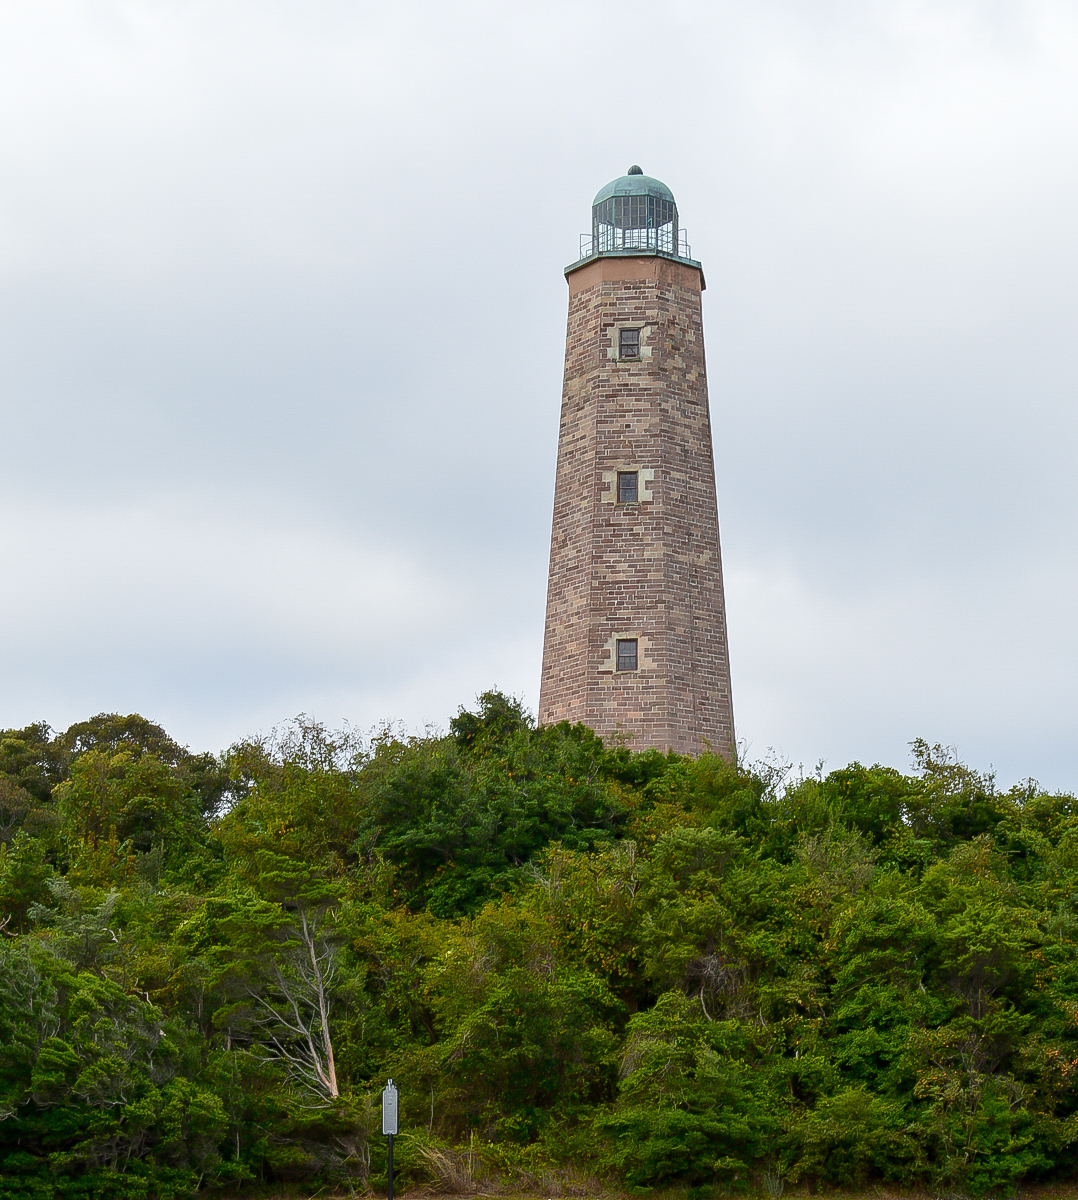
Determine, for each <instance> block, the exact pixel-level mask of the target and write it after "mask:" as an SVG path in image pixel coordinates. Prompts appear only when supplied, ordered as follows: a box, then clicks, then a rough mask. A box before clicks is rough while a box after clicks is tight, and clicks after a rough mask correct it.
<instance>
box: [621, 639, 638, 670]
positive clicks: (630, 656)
mask: <svg viewBox="0 0 1078 1200" xmlns="http://www.w3.org/2000/svg"><path fill="white" fill-rule="evenodd" d="M637 640H638V639H637V638H618V651H617V653H618V670H619V671H635V670H636V648H637Z"/></svg>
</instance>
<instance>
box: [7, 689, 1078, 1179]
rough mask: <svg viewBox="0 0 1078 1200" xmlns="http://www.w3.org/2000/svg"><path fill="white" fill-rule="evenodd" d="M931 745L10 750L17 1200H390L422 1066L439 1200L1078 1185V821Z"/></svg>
mask: <svg viewBox="0 0 1078 1200" xmlns="http://www.w3.org/2000/svg"><path fill="white" fill-rule="evenodd" d="M912 750H913V769H912V770H911V771H910V773H909V774H904V773H902V772H901V771H899V770H896V769H894V768H892V767H887V766H880V765H874V766H869V767H866V766H862V765H861V764H859V763H851V764H849V765H848V766H846V767H843V768H842V769H840V770H836V771H833V772H831V773H829V774H824V773H822V772H820V773H818V774H817V775H814V776H810V777H807V778H806V777H797V778H790V777H789V776H788V774H787V772H786V771H785V770H783V769H777V768H773V767H771V768H766V767H761V766H753V765H752V764H747V763H728V762H726V761H725V760H723V759H722V758H719V757H712V756H703V757H701V758H699V759H695V760H693V759H688V758H683V757H679V756H678V755H674V754H660V753H658V752H656V751H654V750H648V751H644V752H642V753H634V752H632V751H631V750H629V749H627V748H625V747H606V746H604V745H603V743H602V742H601V740H600V739H599V738H597V737H596V736H595V735H594V734H593V733H591V732H590V731H589V730H588V729H586V728H584V727H583V726H579V725H577V726H570V725H567V724H563V725H556V726H550V727H543V728H537V727H536V726H535V724H534V722H533V721H532V720H531V719H530V717H529V716H528V714H527V713H526V712H525V711H524V710H523V709H522V707H521V705H520V704H519V703H518V702H516V701H515V700H513V699H512V698H511V697H506V696H503V695H501V694H500V693H497V692H490V693H486V694H485V695H483V696H481V697H480V698H479V702H478V704H477V705H476V707H475V709H474V711H466V710H463V709H462V710H461V711H460V712H459V713H458V714H457V716H456V717H454V718H453V719H452V721H451V722H450V726H449V732H448V733H446V734H445V735H440V734H430V735H425V736H416V737H407V736H403V735H399V736H398V735H394V734H393V733H392V732H385V733H383V734H381V735H379V736H376V737H374V738H373V739H371V740H369V741H368V740H365V739H361V738H358V737H357V736H356V735H355V734H354V733H353V732H352V731H350V730H347V729H346V730H343V731H332V730H328V729H326V728H324V727H323V726H321V725H319V724H317V723H315V722H310V721H307V720H305V719H299V720H297V721H295V722H292V723H291V724H289V725H287V726H285V727H284V728H283V729H281V730H279V731H277V732H276V733H275V734H274V735H273V736H271V737H269V738H263V739H254V740H250V741H247V742H244V743H241V744H238V745H236V746H233V747H232V748H231V749H230V750H229V751H227V752H226V753H223V754H221V755H210V754H193V753H191V752H190V751H189V750H187V749H186V748H184V747H182V746H180V745H178V744H177V743H176V742H175V741H174V740H173V739H172V738H171V737H169V736H168V734H167V733H166V732H165V731H164V730H163V729H161V728H160V727H159V726H157V725H154V724H153V723H152V722H150V721H148V720H146V719H145V718H143V717H140V716H137V715H131V716H119V715H115V714H103V715H100V716H97V717H94V718H92V719H90V720H88V721H84V722H80V723H79V724H77V725H75V726H72V727H71V728H70V729H68V730H66V731H64V732H62V733H58V732H54V731H53V730H51V729H50V728H49V727H48V726H47V725H44V724H36V725H31V726H28V727H27V728H25V729H21V730H6V731H3V732H2V733H0V929H2V934H0V1200H16V1198H18V1200H23V1198H26V1200H53V1198H54V1197H55V1198H57V1200H59V1198H67V1197H70V1198H72V1200H74V1198H76V1197H77V1198H79V1200H83V1198H85V1200H91V1198H98V1197H100V1198H102V1200H111V1198H112V1197H116V1198H117V1200H135V1198H142V1197H145V1198H147V1200H153V1198H156V1197H163V1198H172V1197H179V1196H185V1195H189V1194H191V1193H193V1192H195V1191H197V1190H199V1189H207V1188H212V1187H223V1186H227V1187H228V1188H229V1189H230V1194H233V1195H235V1194H237V1193H239V1192H242V1191H243V1189H245V1188H254V1187H256V1186H258V1185H262V1184H265V1183H267V1182H273V1181H282V1180H285V1181H287V1180H293V1181H295V1180H299V1181H304V1182H306V1183H309V1184H310V1185H311V1187H312V1190H313V1189H315V1188H317V1187H322V1186H326V1185H334V1184H341V1183H347V1184H348V1185H349V1186H359V1187H367V1188H372V1189H374V1190H377V1189H378V1188H379V1187H382V1186H384V1182H385V1181H384V1175H385V1170H386V1160H385V1146H384V1139H382V1138H381V1137H380V1136H378V1129H379V1125H378V1116H377V1104H378V1096H379V1093H380V1090H381V1086H382V1084H383V1083H384V1081H385V1079H386V1078H387V1077H388V1076H392V1077H393V1078H394V1079H395V1080H396V1081H397V1083H398V1085H399V1087H400V1095H401V1122H402V1123H401V1137H400V1139H399V1143H398V1148H397V1163H398V1169H399V1170H400V1171H402V1172H403V1173H404V1176H405V1179H406V1181H407V1180H412V1181H415V1182H425V1183H429V1184H431V1185H433V1186H436V1187H441V1188H444V1189H446V1190H454V1189H456V1190H459V1189H460V1188H462V1187H467V1186H472V1187H478V1186H479V1185H480V1184H483V1186H485V1187H490V1186H494V1185H495V1184H496V1183H497V1182H498V1181H500V1182H501V1184H503V1185H504V1186H507V1187H512V1188H514V1189H516V1190H518V1191H536V1192H539V1193H541V1194H544V1195H551V1194H555V1193H559V1194H560V1192H561V1191H564V1190H566V1188H568V1187H569V1186H570V1185H572V1184H576V1185H580V1184H582V1183H585V1182H586V1181H587V1180H588V1179H591V1180H603V1181H607V1182H610V1183H614V1184H616V1185H617V1186H620V1187H623V1188H626V1189H637V1190H640V1189H651V1188H656V1187H663V1186H666V1185H671V1184H679V1185H683V1186H688V1187H689V1188H690V1189H693V1192H692V1194H693V1196H694V1197H699V1198H701V1200H702V1198H703V1197H704V1196H708V1195H711V1194H712V1193H713V1192H715V1193H717V1192H718V1191H719V1190H722V1191H724V1192H736V1191H743V1190H750V1189H760V1188H763V1189H764V1190H766V1191H768V1192H769V1193H770V1194H771V1195H775V1194H777V1192H778V1190H779V1188H780V1187H781V1184H782V1181H784V1180H788V1181H791V1182H797V1181H806V1182H808V1183H810V1184H812V1185H813V1186H816V1185H832V1186H864V1185H866V1184H870V1183H893V1184H903V1185H909V1186H917V1187H933V1188H938V1189H945V1190H947V1191H949V1192H952V1193H955V1194H959V1193H965V1194H970V1195H976V1194H985V1193H992V1192H996V1191H999V1190H1013V1188H1014V1187H1016V1186H1017V1185H1018V1184H1020V1183H1022V1182H1029V1181H1035V1180H1051V1179H1058V1178H1063V1177H1069V1176H1070V1175H1071V1174H1072V1173H1073V1171H1074V1168H1075V1156H1076V1154H1078V801H1076V800H1075V798H1074V797H1073V796H1071V795H1069V794H1048V793H1046V792H1045V791H1043V790H1042V789H1040V788H1039V787H1038V786H1037V785H1036V784H1035V783H1033V782H1032V781H1028V782H1026V783H1024V784H1022V785H1020V786H1016V787H1013V788H1009V789H1006V790H1005V789H1002V788H1000V787H998V786H997V784H996V782H995V780H994V779H993V778H992V776H991V775H986V774H982V773H980V772H978V771H976V770H974V769H972V768H970V767H967V766H965V765H964V764H962V763H961V762H960V761H958V759H957V758H956V756H955V755H954V754H953V753H951V752H949V751H947V750H945V749H943V748H941V747H939V746H932V745H929V744H927V743H925V742H920V741H919V742H916V743H914V745H913V747H912ZM484 1181H485V1182H484Z"/></svg>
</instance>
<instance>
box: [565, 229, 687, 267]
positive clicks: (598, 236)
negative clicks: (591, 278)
mask: <svg viewBox="0 0 1078 1200" xmlns="http://www.w3.org/2000/svg"><path fill="white" fill-rule="evenodd" d="M625 250H648V251H652V252H653V253H654V252H657V253H659V254H672V255H674V256H675V257H677V258H692V247H691V246H690V245H689V240H688V237H687V235H686V231H685V230H684V229H678V228H677V227H675V226H673V225H665V226H662V227H660V228H659V229H619V228H617V226H615V225H600V226H599V227H598V228H597V229H596V230H595V232H593V233H582V234H581V235H580V257H581V258H582V259H584V258H592V257H594V256H595V255H597V254H611V253H616V252H617V251H625Z"/></svg>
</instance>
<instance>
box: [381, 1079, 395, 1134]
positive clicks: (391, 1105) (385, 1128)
mask: <svg viewBox="0 0 1078 1200" xmlns="http://www.w3.org/2000/svg"><path fill="white" fill-rule="evenodd" d="M382 1132H383V1133H384V1134H387V1135H388V1134H393V1135H394V1136H396V1133H397V1088H396V1086H395V1084H394V1083H393V1080H392V1079H391V1080H390V1081H389V1082H388V1083H387V1084H386V1085H385V1087H384V1088H383V1089H382Z"/></svg>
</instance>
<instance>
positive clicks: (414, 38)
mask: <svg viewBox="0 0 1078 1200" xmlns="http://www.w3.org/2000/svg"><path fill="white" fill-rule="evenodd" d="M1076 147H1078V4H1076V3H1074V2H1073V0H1071V2H1070V3H1052V2H1030V3H1022V2H1020V0H1014V2H1006V0H969V2H958V0H922V2H920V3H918V2H914V0H880V2H874V0H849V2H840V0H704V2H699V3H662V2H656V0H649V2H648V3H634V2H631V0H629V2H625V0H623V2H622V3H619V4H617V5H611V4H609V3H591V2H589V0H583V2H582V0H573V2H571V3H560V2H557V0H543V2H542V3H534V2H532V3H523V2H521V3H517V2H515V0H490V2H486V3H445V2H444V0H442V2H438V3H435V2H433V0H430V2H422V3H419V2H409V0H396V2H395V3H393V4H386V3H384V2H380V3H362V2H357V0H353V2H350V3H343V2H342V3H333V2H330V0H302V2H300V0H292V2H290V3H275V2H273V0H249V2H242V0H206V2H199V0H156V2H152V3H151V2H140V0H127V2H125V3H119V2H110V0H88V2H86V3H74V2H70V3H65V2H62V0H56V2H53V0H34V2H33V3H30V2H27V0H19V2H12V0H0V306H2V313H0V317H2V320H0V326H2V334H0V412H2V426H0V438H2V442H0V444H2V448H3V457H2V469H0V509H2V512H0V630H2V633H0V684H2V687H0V725H6V726H15V725H23V724H26V723H28V722H30V721H32V720H39V719H44V720H47V721H48V722H50V723H51V724H52V725H53V726H54V727H57V728H63V727H65V726H66V725H67V724H69V723H71V722H72V721H75V720H80V719H83V718H85V717H87V716H89V715H91V714H93V713H96V712H100V711H120V712H130V711H138V712H141V713H143V714H145V715H146V716H148V717H151V718H152V719H154V720H156V721H159V722H161V723H163V724H164V725H165V726H166V727H167V728H168V730H169V731H170V732H171V733H173V735H174V736H176V737H177V738H178V739H179V740H181V741H184V742H187V743H189V744H190V745H191V746H192V747H193V748H196V749H213V750H218V749H222V748H224V747H225V746H227V745H228V744H229V743H231V742H232V741H234V740H236V739H238V738H240V737H242V736H244V735H247V734H250V733H254V732H257V731H260V730H262V731H264V730H267V729H268V728H269V727H270V726H272V725H273V724H274V723H276V722H279V721H281V720H284V719H286V718H288V717H290V716H293V715H295V714H297V713H299V712H301V711H302V712H306V713H308V714H310V715H312V716H315V717H318V718H321V719H323V720H325V721H327V722H329V723H331V724H338V723H340V722H341V721H344V720H348V721H350V722H352V723H353V724H355V725H357V726H359V727H360V728H367V727H370V726H372V725H374V724H375V723H377V722H379V721H381V720H384V719H391V720H400V721H403V722H404V724H405V726H406V727H407V728H410V729H421V728H423V727H424V726H426V725H428V724H433V725H440V726H443V727H444V726H445V724H446V722H447V720H448V718H449V717H450V716H452V715H453V713H454V712H455V711H456V709H457V707H458V705H460V704H461V703H465V704H467V703H469V702H470V701H471V700H472V699H473V697H474V696H475V694H476V693H477V692H478V691H481V690H483V689H485V688H488V687H491V686H499V687H501V688H503V689H505V690H507V691H512V692H515V693H518V694H521V695H523V696H524V698H525V699H526V701H527V702H528V703H529V705H530V706H532V707H533V708H534V705H535V703H536V701H537V699H538V683H539V665H540V654H541V648H542V628H543V611H544V604H545V589H546V568H547V553H548V543H549V531H550V516H551V506H552V498H553V480H554V461H555V451H556V441H557V428H558V408H559V403H560V393H561V374H562V353H563V339H564V331H565V309H566V297H567V289H566V286H565V282H564V278H563V275H562V268H563V267H564V266H565V264H566V263H568V262H570V261H572V260H573V259H574V258H575V257H576V251H577V245H578V235H579V233H580V232H582V231H584V230H585V229H587V228H588V225H589V221H590V202H591V198H592V195H593V194H594V192H595V191H596V190H597V189H598V188H599V187H600V186H601V185H602V184H603V183H605V182H606V181H607V180H608V179H611V178H613V177H615V176H617V175H620V174H622V173H623V172H624V171H625V169H626V168H627V167H628V166H629V164H630V163H634V162H636V163H640V164H641V165H642V166H643V168H644V170H645V171H646V172H647V173H648V174H651V175H655V176H657V177H658V178H660V179H662V180H663V181H665V182H666V183H667V184H668V185H669V186H670V187H671V188H672V189H673V191H674V194H675V196H676V197H677V201H678V207H679V211H680V214H681V220H682V224H683V225H684V226H686V227H687V229H688V231H689V238H690V241H691V243H692V248H693V254H694V256H695V257H697V258H699V259H701V260H702V261H703V264H704V268H705V271H706V275H707V283H708V288H707V292H706V293H705V297H704V320H705V330H706V336H707V353H708V366H709V382H710V389H711V406H712V422H713V428H714V435H715V445H716V470H717V477H718V492H719V508H720V520H721V528H722V540H723V556H724V565H725V576H726V587H727V603H728V612H729V625H730V647H731V662H732V670H733V685H734V706H735V719H736V723H737V732H738V736H739V738H741V739H743V740H744V741H745V742H746V743H747V744H748V752H749V754H750V756H751V757H759V756H762V755H764V754H765V753H766V752H767V751H768V749H769V748H774V750H775V751H777V752H778V753H780V754H782V755H784V756H785V757H787V758H789V759H790V760H792V761H794V762H803V763H804V764H805V765H806V767H809V768H811V767H813V766H814V765H815V764H816V763H817V761H819V760H824V762H825V766H826V767H827V768H833V767H837V766H840V765H842V764H843V763H845V762H846V761H848V760H850V759H853V758H858V759H860V760H862V761H865V762H872V761H877V760H878V761H882V762H886V763H889V764H892V765H895V766H898V767H902V768H905V767H906V766H907V765H908V762H909V751H908V743H909V742H910V740H911V739H913V738H915V737H919V736H920V737H925V738H927V739H929V740H930V741H940V742H944V743H947V744H951V745H954V746H956V747H957V748H958V751H959V753H960V754H961V755H962V756H963V757H964V758H965V759H966V760H967V761H969V762H971V763H973V764H974V765H977V766H979V767H982V768H988V767H989V766H994V767H995V768H996V770H997V772H998V775H999V779H1000V781H1001V782H1002V783H1006V784H1009V783H1011V782H1013V781H1014V780H1016V779H1019V778H1022V777H1026V776H1030V775H1032V776H1034V777H1036V778H1038V779H1039V780H1041V781H1042V783H1044V784H1046V785H1050V786H1053V787H1065V788H1071V789H1073V788H1076V787H1078V737H1076V736H1075V716H1076V712H1078V633H1076V619H1075V618H1076V603H1075V598H1076V591H1078V534H1076V517H1078V475H1076V469H1075V459H1076V454H1075V451H1076V443H1078V416H1076V404H1075V400H1076V394H1078V336H1076V335H1078V233H1076V228H1078V221H1076V218H1078V204H1076V200H1078V158H1076Z"/></svg>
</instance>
